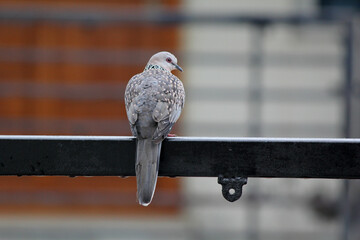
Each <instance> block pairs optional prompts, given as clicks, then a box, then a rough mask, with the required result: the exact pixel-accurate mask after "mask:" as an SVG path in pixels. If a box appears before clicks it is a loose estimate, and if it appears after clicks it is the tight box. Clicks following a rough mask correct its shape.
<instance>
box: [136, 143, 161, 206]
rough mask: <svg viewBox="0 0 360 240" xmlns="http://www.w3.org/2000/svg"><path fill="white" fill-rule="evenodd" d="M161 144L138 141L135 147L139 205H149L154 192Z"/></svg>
mask: <svg viewBox="0 0 360 240" xmlns="http://www.w3.org/2000/svg"><path fill="white" fill-rule="evenodd" d="M160 149H161V142H160V143H154V142H153V141H152V140H151V139H138V140H137V146H136V163H135V172H136V183H137V198H138V202H139V204H141V205H143V206H147V205H149V204H150V202H151V200H152V197H153V195H154V192H155V187H156V180H157V176H158V172H159V160H160Z"/></svg>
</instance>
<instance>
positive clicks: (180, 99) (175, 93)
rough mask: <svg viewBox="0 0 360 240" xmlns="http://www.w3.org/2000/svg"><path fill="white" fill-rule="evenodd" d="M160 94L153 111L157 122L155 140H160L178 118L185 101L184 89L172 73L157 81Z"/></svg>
mask: <svg viewBox="0 0 360 240" xmlns="http://www.w3.org/2000/svg"><path fill="white" fill-rule="evenodd" d="M159 89H160V91H159V92H160V94H158V96H157V101H158V102H157V104H156V107H155V109H154V111H153V115H152V117H153V119H154V121H155V122H157V123H158V125H157V128H156V130H155V132H154V135H153V140H154V141H155V142H160V141H162V140H163V139H164V138H165V137H166V136H167V134H168V133H169V132H170V131H171V128H172V126H173V125H174V124H175V122H176V121H177V120H178V119H179V117H180V114H181V110H182V108H183V106H184V103H185V90H184V86H183V84H182V82H181V81H180V80H179V79H178V78H177V77H176V76H175V75H172V74H167V75H166V76H164V79H161V80H160V81H159Z"/></svg>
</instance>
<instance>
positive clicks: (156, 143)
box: [125, 52, 185, 206]
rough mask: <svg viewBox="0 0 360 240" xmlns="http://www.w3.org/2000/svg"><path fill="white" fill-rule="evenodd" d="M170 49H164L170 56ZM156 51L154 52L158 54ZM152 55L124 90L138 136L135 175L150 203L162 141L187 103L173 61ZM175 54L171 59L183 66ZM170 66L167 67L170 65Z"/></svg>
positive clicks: (144, 201)
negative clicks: (174, 73)
mask: <svg viewBox="0 0 360 240" xmlns="http://www.w3.org/2000/svg"><path fill="white" fill-rule="evenodd" d="M169 54H170V53H167V52H161V53H158V54H157V55H160V57H157V58H159V59H160V60H157V59H156V63H158V62H159V61H161V59H162V57H163V56H162V55H164V57H166V58H165V59H167V60H169V59H168V58H167V56H168V55H169ZM157 55H156V54H155V55H154V56H157ZM154 56H153V57H152V58H151V59H150V61H149V63H148V65H147V66H146V67H145V70H144V71H143V72H142V73H139V74H137V75H135V76H133V77H132V78H131V79H130V81H129V82H128V84H127V87H126V90H125V106H126V112H127V116H128V119H129V122H130V127H131V131H132V134H133V135H134V136H135V137H136V138H137V154H136V156H137V157H136V163H135V166H136V167H135V169H136V175H137V185H138V201H139V203H140V204H141V205H144V206H146V205H148V204H149V203H150V201H151V199H152V196H153V193H154V190H155V185H156V178H157V172H158V165H159V157H160V149H161V142H162V140H164V138H166V137H167V135H168V133H169V132H170V131H171V128H172V127H173V125H174V124H175V122H176V121H177V120H178V118H179V117H180V114H181V110H182V108H183V106H184V103H185V91H184V86H183V84H182V82H181V81H180V80H179V79H178V78H177V77H176V76H175V75H173V74H172V73H171V70H173V68H172V67H171V65H166V64H165V63H164V64H162V62H160V63H159V64H162V65H163V66H161V65H157V64H153V63H152V62H151V61H152V59H153V58H154ZM169 56H172V57H173V58H174V60H173V62H174V63H172V64H173V65H174V66H175V67H176V68H178V69H180V70H182V69H181V68H180V67H179V66H178V65H177V63H176V61H177V59H176V58H175V57H174V56H173V55H172V54H170V55H169ZM165 59H164V61H165ZM167 68H168V69H167Z"/></svg>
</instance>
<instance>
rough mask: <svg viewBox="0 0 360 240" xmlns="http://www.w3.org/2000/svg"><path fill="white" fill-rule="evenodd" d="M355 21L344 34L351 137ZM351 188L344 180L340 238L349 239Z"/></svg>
mask: <svg viewBox="0 0 360 240" xmlns="http://www.w3.org/2000/svg"><path fill="white" fill-rule="evenodd" d="M353 28H354V27H353V21H349V22H348V23H347V24H346V25H345V36H344V41H343V44H344V49H345V58H344V90H345V91H344V137H346V138H349V137H351V135H352V134H351V129H352V122H351V119H352V116H351V115H352V111H351V110H352V106H351V105H352V85H353ZM349 189H350V181H349V180H344V181H343V190H342V191H341V196H340V203H341V206H340V207H341V210H342V223H343V224H342V225H343V226H342V232H341V236H340V238H339V239H343V240H347V239H349V226H350V208H349Z"/></svg>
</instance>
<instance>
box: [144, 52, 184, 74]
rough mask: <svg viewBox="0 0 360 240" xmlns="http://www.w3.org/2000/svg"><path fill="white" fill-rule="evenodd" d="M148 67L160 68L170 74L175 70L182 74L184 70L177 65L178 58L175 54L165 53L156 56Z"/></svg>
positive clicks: (151, 59)
mask: <svg viewBox="0 0 360 240" xmlns="http://www.w3.org/2000/svg"><path fill="white" fill-rule="evenodd" d="M147 65H148V66H149V65H153V66H160V67H162V68H164V69H165V70H167V71H169V72H171V71H172V70H175V69H178V70H179V71H181V72H182V71H183V70H182V68H181V67H180V66H179V65H177V58H176V57H175V56H174V55H173V54H171V53H169V52H165V51H164V52H158V53H156V54H154V55H153V56H152V57H151V58H150V60H149V62H148V64H147Z"/></svg>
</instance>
